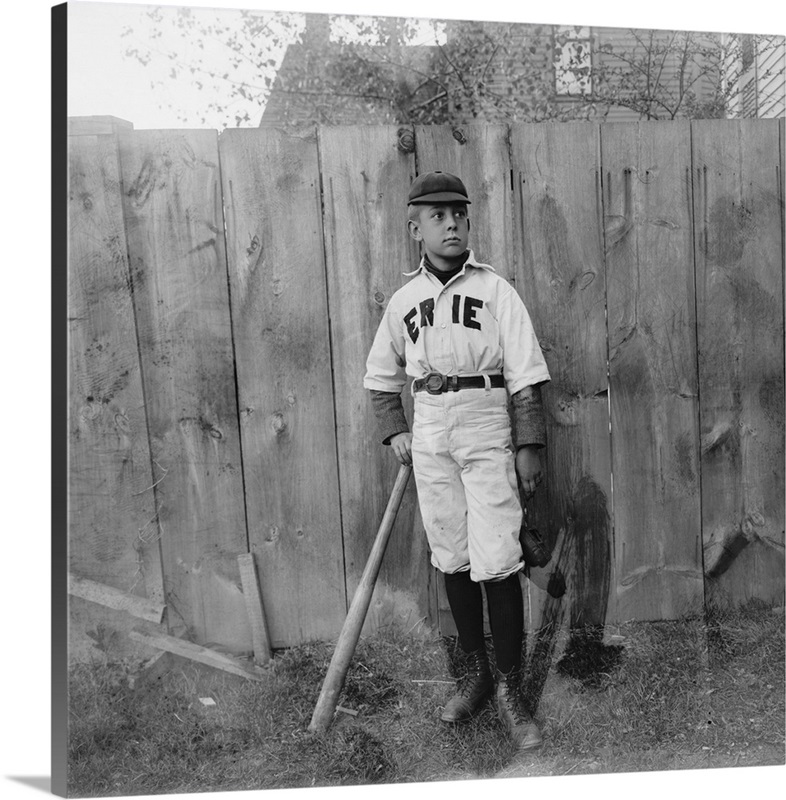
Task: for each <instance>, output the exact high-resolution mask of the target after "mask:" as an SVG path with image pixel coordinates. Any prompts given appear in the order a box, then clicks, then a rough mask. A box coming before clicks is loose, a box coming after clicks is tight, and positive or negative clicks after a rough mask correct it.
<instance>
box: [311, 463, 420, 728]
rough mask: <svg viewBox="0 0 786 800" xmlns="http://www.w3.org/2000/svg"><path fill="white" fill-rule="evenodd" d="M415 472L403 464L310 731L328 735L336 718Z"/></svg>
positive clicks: (337, 645) (344, 626)
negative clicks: (390, 541)
mask: <svg viewBox="0 0 786 800" xmlns="http://www.w3.org/2000/svg"><path fill="white" fill-rule="evenodd" d="M411 472H412V467H410V466H406V465H403V464H402V466H401V467H400V468H399V471H398V475H397V476H396V482H395V484H394V485H393V491H392V492H391V493H390V499H389V500H388V505H387V508H386V509H385V513H384V515H383V517H382V522H381V523H380V526H379V530H378V531H377V538H376V539H375V540H374V544H373V546H372V548H371V553H370V554H369V557H368V561H367V562H366V567H365V569H364V570H363V575H362V576H361V578H360V583H359V584H358V588H357V589H356V591H355V595H354V597H353V598H352V603H351V604H350V606H349V611H348V612H347V618H346V619H345V620H344V625H343V626H342V628H341V633H340V634H339V637H338V641H337V642H336V649H335V651H334V653H333V658H331V659H330V666H329V667H328V671H327V674H326V675H325V680H324V681H323V683H322V690H321V691H320V693H319V699H318V700H317V704H316V706H315V708H314V714H313V716H312V717H311V723H310V724H309V726H308V729H309V730H310V731H314V732H317V731H319V732H323V731H326V730H327V728H328V726H329V725H330V723H331V721H332V719H333V714H334V712H335V710H336V705H337V704H338V696H339V695H340V694H341V689H342V688H343V686H344V680H345V679H346V677H347V670H348V669H349V662H350V661H351V660H352V656H353V655H354V653H355V648H356V647H357V643H358V639H359V638H360V631H361V629H362V628H363V623H364V622H365V620H366V613H367V612H368V607H369V605H370V603H371V595H372V594H373V592H374V584H375V583H376V582H377V576H378V575H379V568H380V566H381V564H382V556H384V555H385V548H386V547H387V544H388V539H389V538H390V532H391V531H392V530H393V523H394V522H395V520H396V514H397V513H398V509H399V506H400V505H401V500H402V498H403V497H404V490H405V489H406V488H407V481H408V480H409V476H410V473H411Z"/></svg>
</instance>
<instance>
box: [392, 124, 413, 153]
mask: <svg viewBox="0 0 786 800" xmlns="http://www.w3.org/2000/svg"><path fill="white" fill-rule="evenodd" d="M396 135H397V136H398V141H397V142H396V147H398V149H399V150H400V151H401V152H402V153H414V152H415V133H414V131H412V130H410V129H409V128H399V129H398V131H396Z"/></svg>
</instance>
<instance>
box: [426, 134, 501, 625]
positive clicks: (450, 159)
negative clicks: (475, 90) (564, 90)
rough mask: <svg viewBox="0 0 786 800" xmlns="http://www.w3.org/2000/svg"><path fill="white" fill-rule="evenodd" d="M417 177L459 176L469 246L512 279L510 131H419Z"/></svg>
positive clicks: (443, 616)
mask: <svg viewBox="0 0 786 800" xmlns="http://www.w3.org/2000/svg"><path fill="white" fill-rule="evenodd" d="M415 142H416V151H417V162H418V172H419V173H424V172H430V171H432V170H441V171H443V172H451V173H453V174H454V175H458V176H460V177H461V179H462V180H463V182H464V184H465V185H466V187H467V191H468V192H469V195H470V198H469V199H470V206H469V219H470V226H471V228H470V243H469V246H470V248H472V250H473V251H474V253H475V256H476V258H478V259H479V260H480V261H483V262H485V263H488V264H491V265H492V266H493V267H494V269H495V270H496V271H497V272H498V273H499V274H500V275H501V276H502V277H504V278H507V279H510V278H512V277H513V275H514V271H515V269H514V268H515V260H514V258H513V255H512V254H513V252H514V251H513V246H512V242H513V215H512V197H513V195H512V192H511V189H510V156H509V152H508V126H507V125H468V126H466V127H463V128H462V129H461V130H455V131H453V130H451V129H450V128H449V127H448V126H445V125H427V126H418V127H416V128H415ZM436 577H437V580H436V581H435V588H436V591H437V608H438V610H439V629H440V631H441V632H442V633H443V634H444V635H453V634H455V626H454V624H453V618H452V616H451V614H450V608H449V606H448V601H447V596H446V595H445V586H444V583H443V581H442V579H441V578H439V576H436Z"/></svg>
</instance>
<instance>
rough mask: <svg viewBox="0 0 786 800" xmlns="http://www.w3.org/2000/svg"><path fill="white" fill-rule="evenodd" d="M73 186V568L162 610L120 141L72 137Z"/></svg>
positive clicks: (70, 307)
mask: <svg viewBox="0 0 786 800" xmlns="http://www.w3.org/2000/svg"><path fill="white" fill-rule="evenodd" d="M69 179H70V194H69V206H68V219H69V226H70V249H69V297H68V319H69V353H70V378H71V379H70V383H69V422H70V431H69V459H70V468H69V478H68V479H69V556H70V559H69V561H70V567H71V569H72V570H73V571H74V572H76V573H78V574H79V575H81V576H83V577H86V578H90V579H92V580H95V581H98V582H99V583H103V584H108V585H110V586H113V587H115V588H117V589H122V590H123V591H126V592H130V593H135V594H139V595H142V596H146V597H148V598H149V599H151V600H154V601H156V602H163V597H164V594H163V585H162V577H161V575H162V572H161V558H160V552H159V546H158V525H157V522H156V512H155V503H154V497H153V492H152V490H151V489H150V487H151V486H152V484H153V478H152V473H151V467H152V465H151V463H150V448H149V445H148V436H147V419H146V414H145V403H144V401H143V398H142V381H141V376H140V368H139V354H138V352H137V346H136V333H135V330H134V312H133V305H132V298H131V285H130V280H129V271H128V259H127V248H126V236H125V229H124V225H123V209H122V199H121V194H120V171H119V163H118V151H117V143H116V141H115V139H114V137H111V136H78V137H77V136H74V137H71V138H70V140H69Z"/></svg>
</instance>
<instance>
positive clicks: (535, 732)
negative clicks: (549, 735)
mask: <svg viewBox="0 0 786 800" xmlns="http://www.w3.org/2000/svg"><path fill="white" fill-rule="evenodd" d="M497 713H498V714H499V716H500V719H501V720H502V722H503V723H504V724H505V727H506V728H507V729H508V732H509V733H510V735H511V737H512V738H513V740H514V741H515V743H516V745H517V746H518V749H519V751H523V750H534V749H535V748H537V747H540V746H541V745H542V744H543V736H542V735H541V733H540V729H539V728H538V726H537V725H536V724H535V722H534V720H533V719H532V717H531V715H530V713H529V711H527V709H526V707H525V706H524V701H523V700H522V698H521V671H520V670H519V669H512V670H511V671H510V672H508V673H507V674H505V673H502V672H498V673H497Z"/></svg>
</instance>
